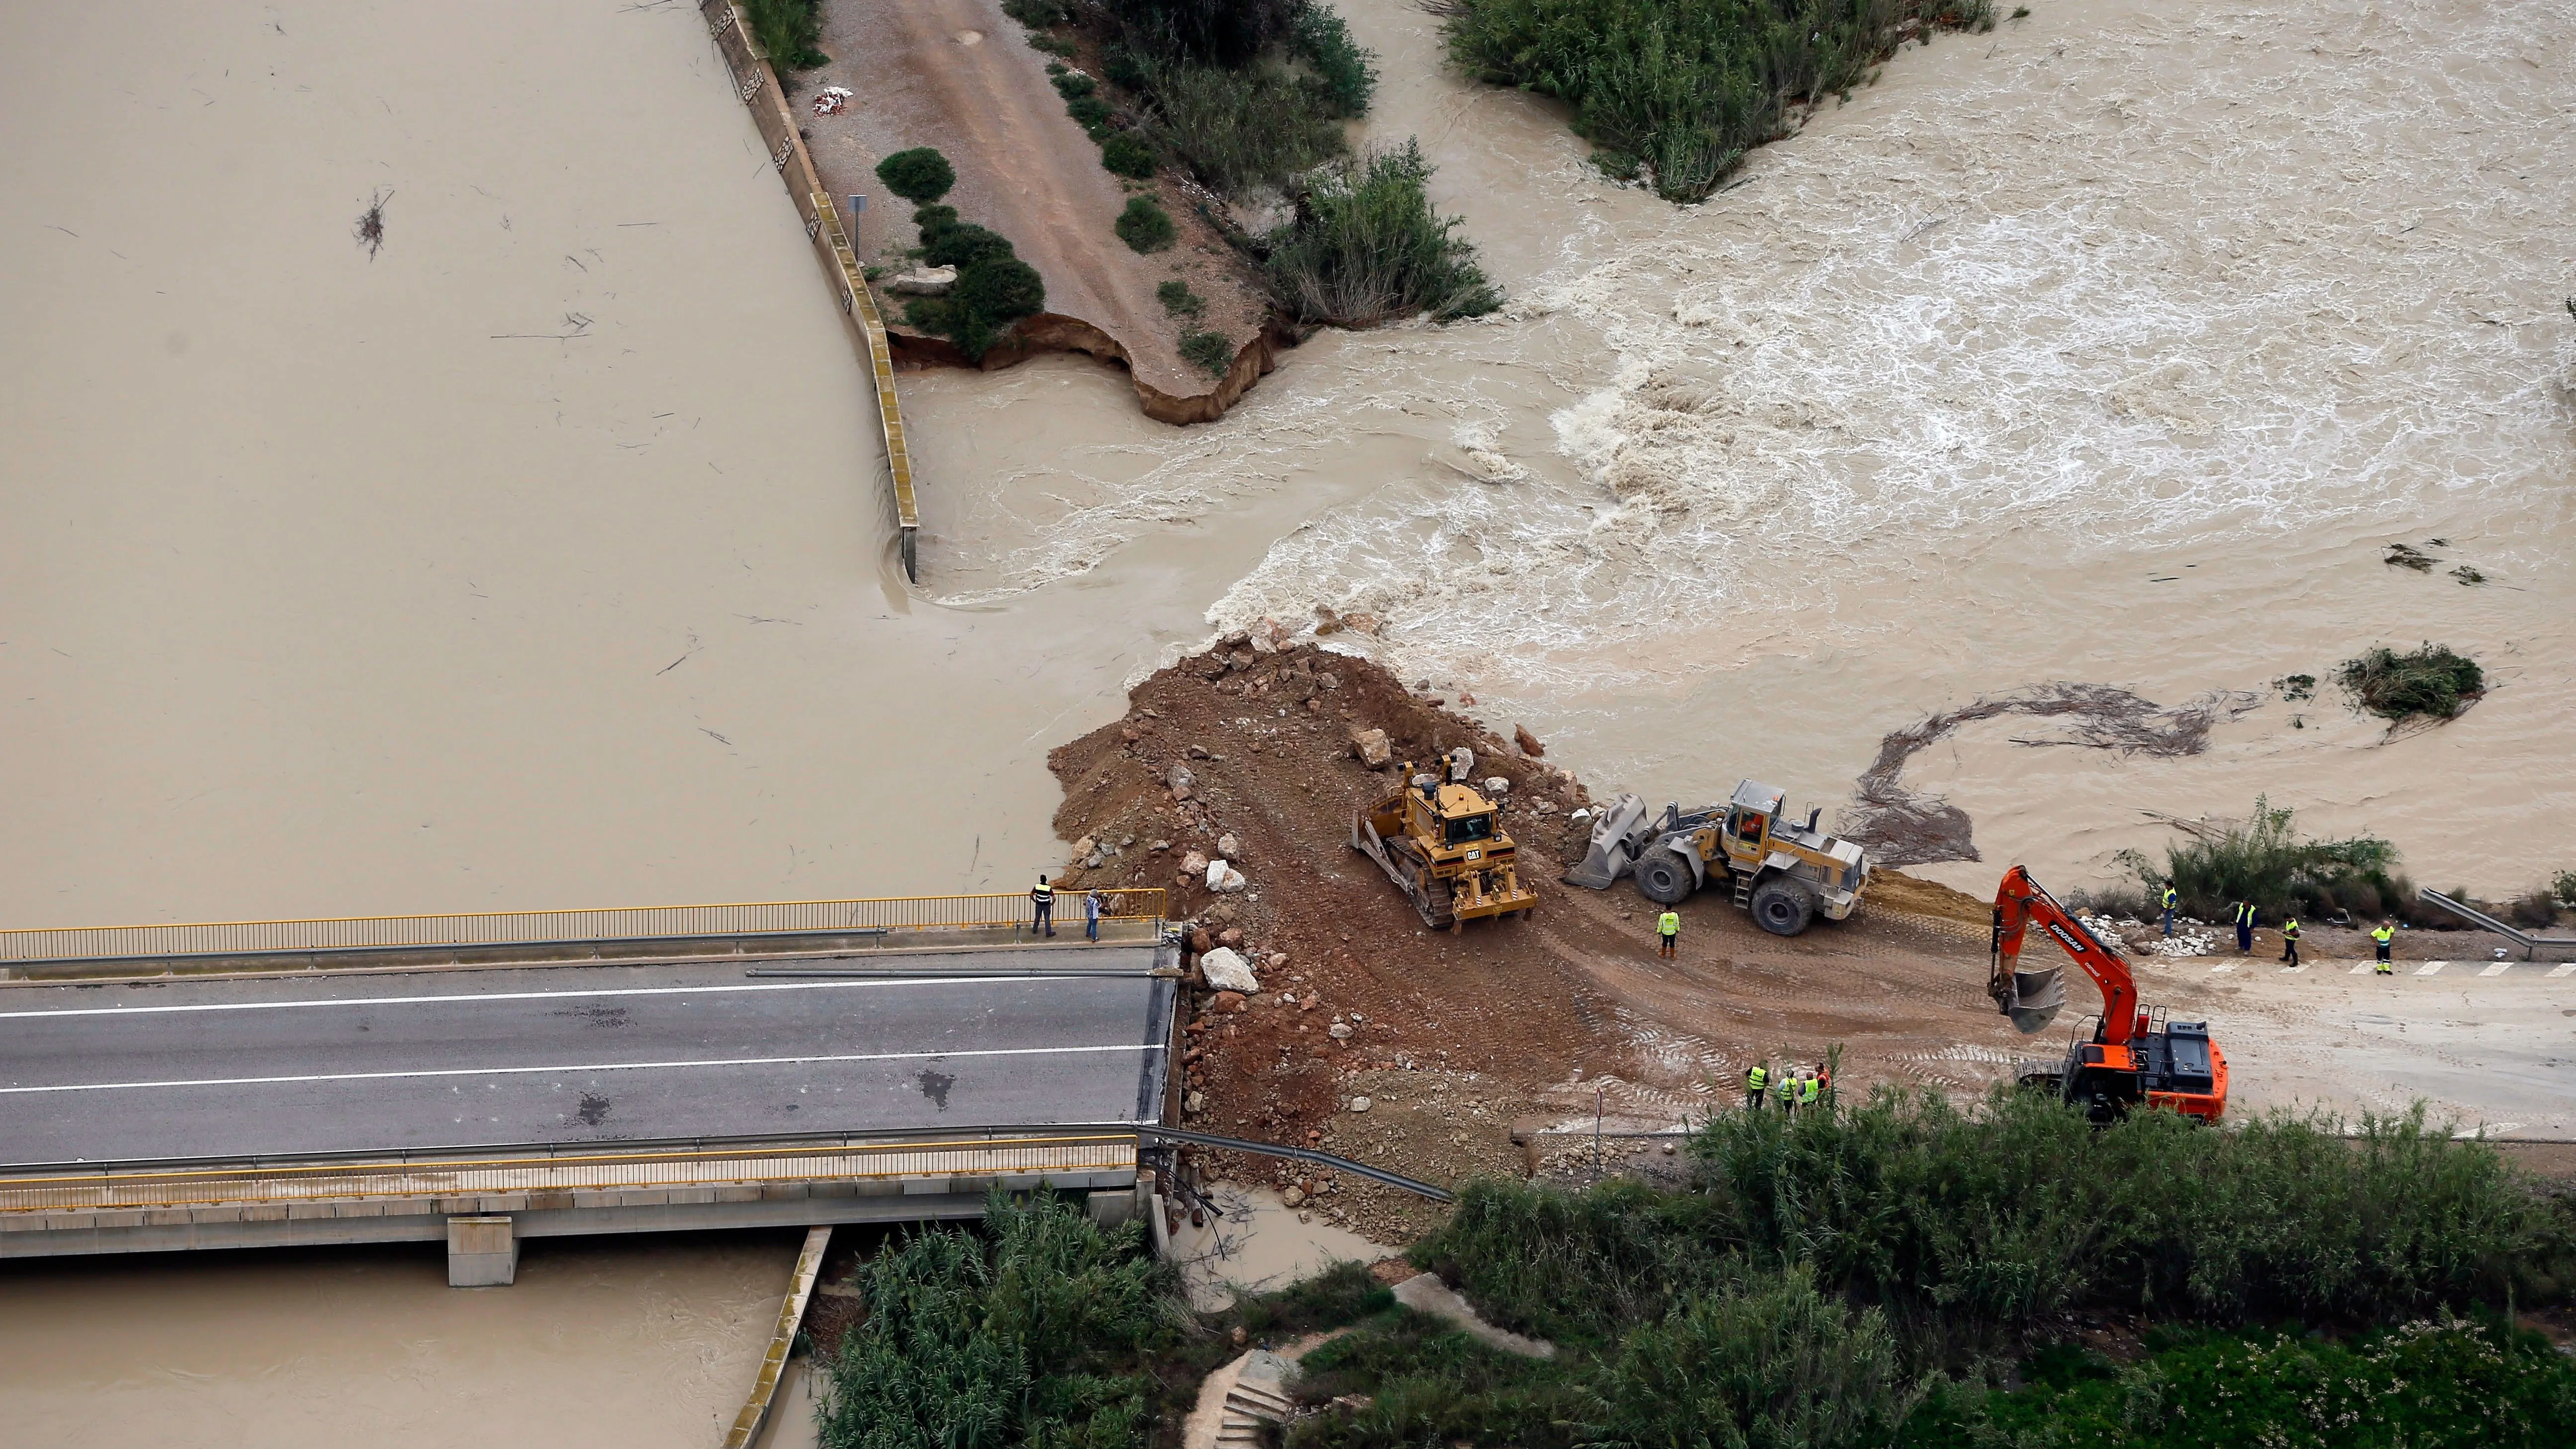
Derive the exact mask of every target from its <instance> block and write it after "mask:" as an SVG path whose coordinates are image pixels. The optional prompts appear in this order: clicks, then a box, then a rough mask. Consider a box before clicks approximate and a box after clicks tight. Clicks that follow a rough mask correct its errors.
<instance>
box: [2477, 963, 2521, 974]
mask: <svg viewBox="0 0 2576 1449" xmlns="http://www.w3.org/2000/svg"><path fill="white" fill-rule="evenodd" d="M2512 969H2513V963H2512V962H2510V961H2498V962H2497V963H2495V964H2494V965H2493V966H2490V967H2488V968H2487V969H2485V970H2484V971H2481V972H2479V973H2478V974H2479V975H2480V976H2502V975H2503V974H2504V973H2506V972H2507V971H2510V970H2512Z"/></svg>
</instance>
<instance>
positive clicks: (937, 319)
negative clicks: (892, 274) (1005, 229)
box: [877, 146, 1046, 361]
mask: <svg viewBox="0 0 2576 1449" xmlns="http://www.w3.org/2000/svg"><path fill="white" fill-rule="evenodd" d="M877 179H878V180H879V181H882V182H884V183H885V187H886V189H887V190H888V191H891V192H893V193H894V194H895V195H897V196H901V197H904V198H906V199H907V200H912V201H918V202H920V203H921V204H920V205H919V206H916V207H914V208H913V212H912V224H913V227H914V229H915V230H917V231H918V232H919V233H920V235H921V246H920V248H919V249H918V254H919V255H920V257H921V259H922V260H923V261H924V262H926V263H928V264H929V265H931V266H934V267H955V268H956V269H957V280H956V281H955V282H954V283H952V284H951V285H950V286H949V289H948V293H947V295H945V296H940V297H915V298H913V299H911V300H910V301H909V302H906V303H905V304H904V311H903V320H904V321H905V322H906V323H908V324H909V325H911V326H913V327H917V328H919V329H921V330H922V331H924V332H927V333H930V334H931V335H933V336H936V337H945V338H947V339H948V340H949V341H951V342H954V343H956V344H957V346H958V349H959V350H960V351H962V352H964V353H965V354H966V355H967V356H968V357H970V358H973V359H975V360H977V361H981V360H982V359H983V356H984V354H985V353H987V352H989V351H991V350H992V348H993V344H995V343H997V342H999V341H1001V340H1002V337H1003V336H1004V335H1005V334H1006V333H1008V332H1009V331H1010V328H1011V324H1012V323H1014V322H1016V321H1018V320H1019V319H1021V318H1022V317H1027V316H1030V315H1032V314H1034V313H1038V312H1042V311H1044V310H1046V282H1045V281H1044V280H1043V279H1042V278H1040V277H1039V276H1038V273H1037V268H1035V267H1032V266H1030V265H1029V264H1028V263H1026V262H1024V261H1021V260H1020V259H1019V257H1018V256H1017V254H1016V253H1015V252H1014V251H1013V249H1012V247H1011V242H1010V238H1008V237H1005V236H1003V235H1002V234H1001V233H1000V232H997V231H994V230H993V229H991V228H990V227H983V226H978V225H976V224H975V223H973V222H971V221H961V220H959V219H958V216H957V208H955V207H953V206H949V205H946V204H944V203H942V202H940V201H939V198H940V197H942V196H945V195H947V194H948V189H949V188H950V187H951V186H954V185H955V184H956V182H957V173H956V171H955V170H954V169H953V168H951V167H950V166H949V164H948V158H947V157H945V156H942V155H940V154H939V153H938V152H937V151H934V150H932V149H931V148H929V147H927V146H921V147H916V148H914V149H912V150H910V151H897V152H896V153H895V154H893V155H891V156H888V157H887V158H885V159H884V160H883V161H880V162H878V163H877Z"/></svg>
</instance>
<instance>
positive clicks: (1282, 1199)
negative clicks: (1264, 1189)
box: [1279, 1187, 1306, 1207]
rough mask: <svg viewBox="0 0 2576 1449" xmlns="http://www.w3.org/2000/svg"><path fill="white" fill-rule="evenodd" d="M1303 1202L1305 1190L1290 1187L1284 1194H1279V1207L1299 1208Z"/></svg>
mask: <svg viewBox="0 0 2576 1449" xmlns="http://www.w3.org/2000/svg"><path fill="white" fill-rule="evenodd" d="M1305 1201H1306V1190H1305V1189H1304V1188H1302V1187H1292V1188H1290V1189H1288V1190H1287V1191H1286V1192H1283V1193H1281V1194H1279V1205H1280V1206H1281V1207H1299V1206H1302V1205H1304V1203H1305Z"/></svg>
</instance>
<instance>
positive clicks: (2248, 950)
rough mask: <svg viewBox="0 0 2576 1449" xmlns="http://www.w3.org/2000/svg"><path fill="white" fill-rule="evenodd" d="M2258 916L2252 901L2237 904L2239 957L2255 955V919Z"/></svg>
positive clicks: (2237, 951)
mask: <svg viewBox="0 0 2576 1449" xmlns="http://www.w3.org/2000/svg"><path fill="white" fill-rule="evenodd" d="M2256 914H2257V913H2256V911H2255V908H2254V903H2253V902H2252V901H2238V902H2237V903H2236V954H2237V955H2239V956H2251V955H2253V954H2254V919H2255V916H2256Z"/></svg>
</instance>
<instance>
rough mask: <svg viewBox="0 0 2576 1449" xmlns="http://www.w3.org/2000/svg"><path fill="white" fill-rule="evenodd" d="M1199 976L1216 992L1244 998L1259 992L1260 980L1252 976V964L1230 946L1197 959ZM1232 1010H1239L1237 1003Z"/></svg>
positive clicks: (1219, 948) (1221, 947) (1222, 947)
mask: <svg viewBox="0 0 2576 1449" xmlns="http://www.w3.org/2000/svg"><path fill="white" fill-rule="evenodd" d="M1199 975H1200V976H1201V977H1202V978H1203V979H1205V980H1206V982H1207V984H1208V985H1209V986H1211V987H1213V988H1215V989H1216V990H1218V991H1239V992H1242V993H1243V994H1244V995H1246V996H1251V995H1254V994H1257V993H1258V992H1259V991H1260V990H1261V979H1260V978H1259V977H1257V976H1255V975H1253V974H1252V963H1251V962H1249V961H1246V960H1244V959H1243V957H1242V955H1241V954H1240V953H1238V952H1237V951H1235V949H1234V948H1233V947H1231V946H1219V947H1217V948H1216V949H1215V950H1213V951H1210V952H1208V953H1207V954H1206V955H1204V956H1201V957H1200V958H1199ZM1233 1009H1235V1010H1238V1011H1239V1010H1241V1009H1242V1007H1241V1005H1240V1004H1239V1003H1238V1004H1237V1005H1236V1006H1235V1007H1234V1008H1233Z"/></svg>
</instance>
